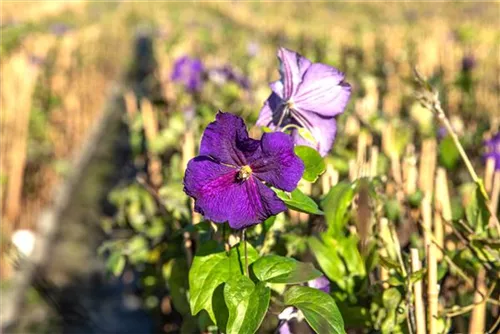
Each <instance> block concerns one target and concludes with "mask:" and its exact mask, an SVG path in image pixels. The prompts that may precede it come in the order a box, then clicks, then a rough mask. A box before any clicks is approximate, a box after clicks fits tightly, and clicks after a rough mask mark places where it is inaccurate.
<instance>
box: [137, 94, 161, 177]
mask: <svg viewBox="0 0 500 334" xmlns="http://www.w3.org/2000/svg"><path fill="white" fill-rule="evenodd" d="M141 112H142V117H143V124H144V133H145V134H146V140H147V142H148V145H149V146H150V145H151V144H152V143H153V142H154V140H155V139H156V138H157V137H158V133H159V124H158V120H157V118H156V113H155V111H154V109H153V105H152V104H151V102H150V101H148V100H147V99H142V100H141ZM148 151H149V152H148V157H149V166H148V174H149V178H150V180H151V184H152V185H153V186H155V187H159V186H160V185H161V183H162V180H163V177H162V164H161V160H160V158H159V157H158V156H157V155H156V154H155V153H153V152H151V151H150V147H148Z"/></svg>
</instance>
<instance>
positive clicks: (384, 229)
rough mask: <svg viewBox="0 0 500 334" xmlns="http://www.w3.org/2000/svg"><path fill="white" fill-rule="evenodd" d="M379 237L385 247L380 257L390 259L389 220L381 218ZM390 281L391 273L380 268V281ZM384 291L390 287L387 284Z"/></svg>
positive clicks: (381, 250)
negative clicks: (388, 248)
mask: <svg viewBox="0 0 500 334" xmlns="http://www.w3.org/2000/svg"><path fill="white" fill-rule="evenodd" d="M379 235H380V238H381V239H382V241H383V243H384V245H383V247H382V248H381V249H380V255H382V256H384V257H388V256H389V253H388V251H387V247H388V246H389V245H388V243H389V242H390V231H389V220H388V219H387V218H381V219H380V220H379ZM388 279H389V271H387V269H386V268H385V267H383V266H380V280H381V281H387V280H388ZM383 287H384V289H387V288H388V287H389V285H388V284H387V283H384V284H383Z"/></svg>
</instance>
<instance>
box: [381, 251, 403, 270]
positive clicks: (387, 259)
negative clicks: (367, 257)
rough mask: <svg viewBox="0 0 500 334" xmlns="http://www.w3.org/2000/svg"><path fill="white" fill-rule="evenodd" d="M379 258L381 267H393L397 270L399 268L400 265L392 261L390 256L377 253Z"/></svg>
mask: <svg viewBox="0 0 500 334" xmlns="http://www.w3.org/2000/svg"><path fill="white" fill-rule="evenodd" d="M379 260H380V263H381V264H382V267H384V268H386V269H394V270H397V271H400V270H401V266H400V265H399V263H398V262H396V261H394V260H393V259H391V258H390V257H386V256H382V255H379Z"/></svg>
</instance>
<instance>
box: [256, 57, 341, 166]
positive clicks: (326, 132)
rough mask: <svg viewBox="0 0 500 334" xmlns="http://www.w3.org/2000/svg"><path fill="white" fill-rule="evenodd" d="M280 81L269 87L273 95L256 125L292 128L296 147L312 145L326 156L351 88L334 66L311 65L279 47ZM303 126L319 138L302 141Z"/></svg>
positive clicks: (302, 58)
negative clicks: (301, 129) (300, 131)
mask: <svg viewBox="0 0 500 334" xmlns="http://www.w3.org/2000/svg"><path fill="white" fill-rule="evenodd" d="M278 58H279V60H280V65H281V66H280V73H281V79H280V80H278V81H275V82H273V83H271V84H270V87H271V89H272V91H273V92H272V93H271V95H270V96H269V98H268V100H267V101H266V103H265V104H264V106H263V107H262V109H261V111H260V115H259V119H258V120H257V125H259V126H267V127H269V128H271V129H283V128H285V127H287V126H288V125H290V126H289V127H292V136H293V138H294V141H295V143H296V144H300V145H309V146H312V147H314V148H315V149H317V150H318V151H319V153H320V154H321V155H322V156H325V155H326V154H327V153H328V151H330V149H331V147H332V145H333V141H334V139H335V133H336V130H337V126H336V121H335V118H334V117H335V116H337V115H339V114H341V113H342V112H344V109H345V107H346V105H347V102H348V101H349V97H350V95H351V86H350V85H349V84H348V83H346V82H344V74H343V73H342V72H340V71H339V70H337V69H336V68H334V67H331V66H328V65H324V64H320V63H315V64H313V63H311V62H310V61H309V60H308V59H306V58H304V57H302V56H301V55H300V54H298V53H296V52H293V51H290V50H287V49H285V48H280V49H279V50H278ZM297 126H298V127H304V128H306V129H307V130H309V132H311V134H312V135H313V137H314V138H315V139H316V143H312V142H310V141H308V140H306V139H304V138H302V137H301V136H300V135H299V133H298V131H297V128H296V127H297Z"/></svg>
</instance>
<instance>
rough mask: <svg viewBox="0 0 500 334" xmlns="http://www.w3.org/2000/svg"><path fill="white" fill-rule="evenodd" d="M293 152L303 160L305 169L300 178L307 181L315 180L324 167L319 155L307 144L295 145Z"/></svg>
mask: <svg viewBox="0 0 500 334" xmlns="http://www.w3.org/2000/svg"><path fill="white" fill-rule="evenodd" d="M295 154H297V155H298V156H299V158H300V159H302V161H303V162H304V166H305V170H304V174H303V175H302V178H303V179H304V180H306V181H309V182H316V180H317V179H318V177H319V176H320V175H321V174H323V172H324V171H325V168H326V165H325V161H324V160H323V158H322V157H321V155H319V153H318V151H316V150H315V149H313V148H311V147H309V146H295Z"/></svg>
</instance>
